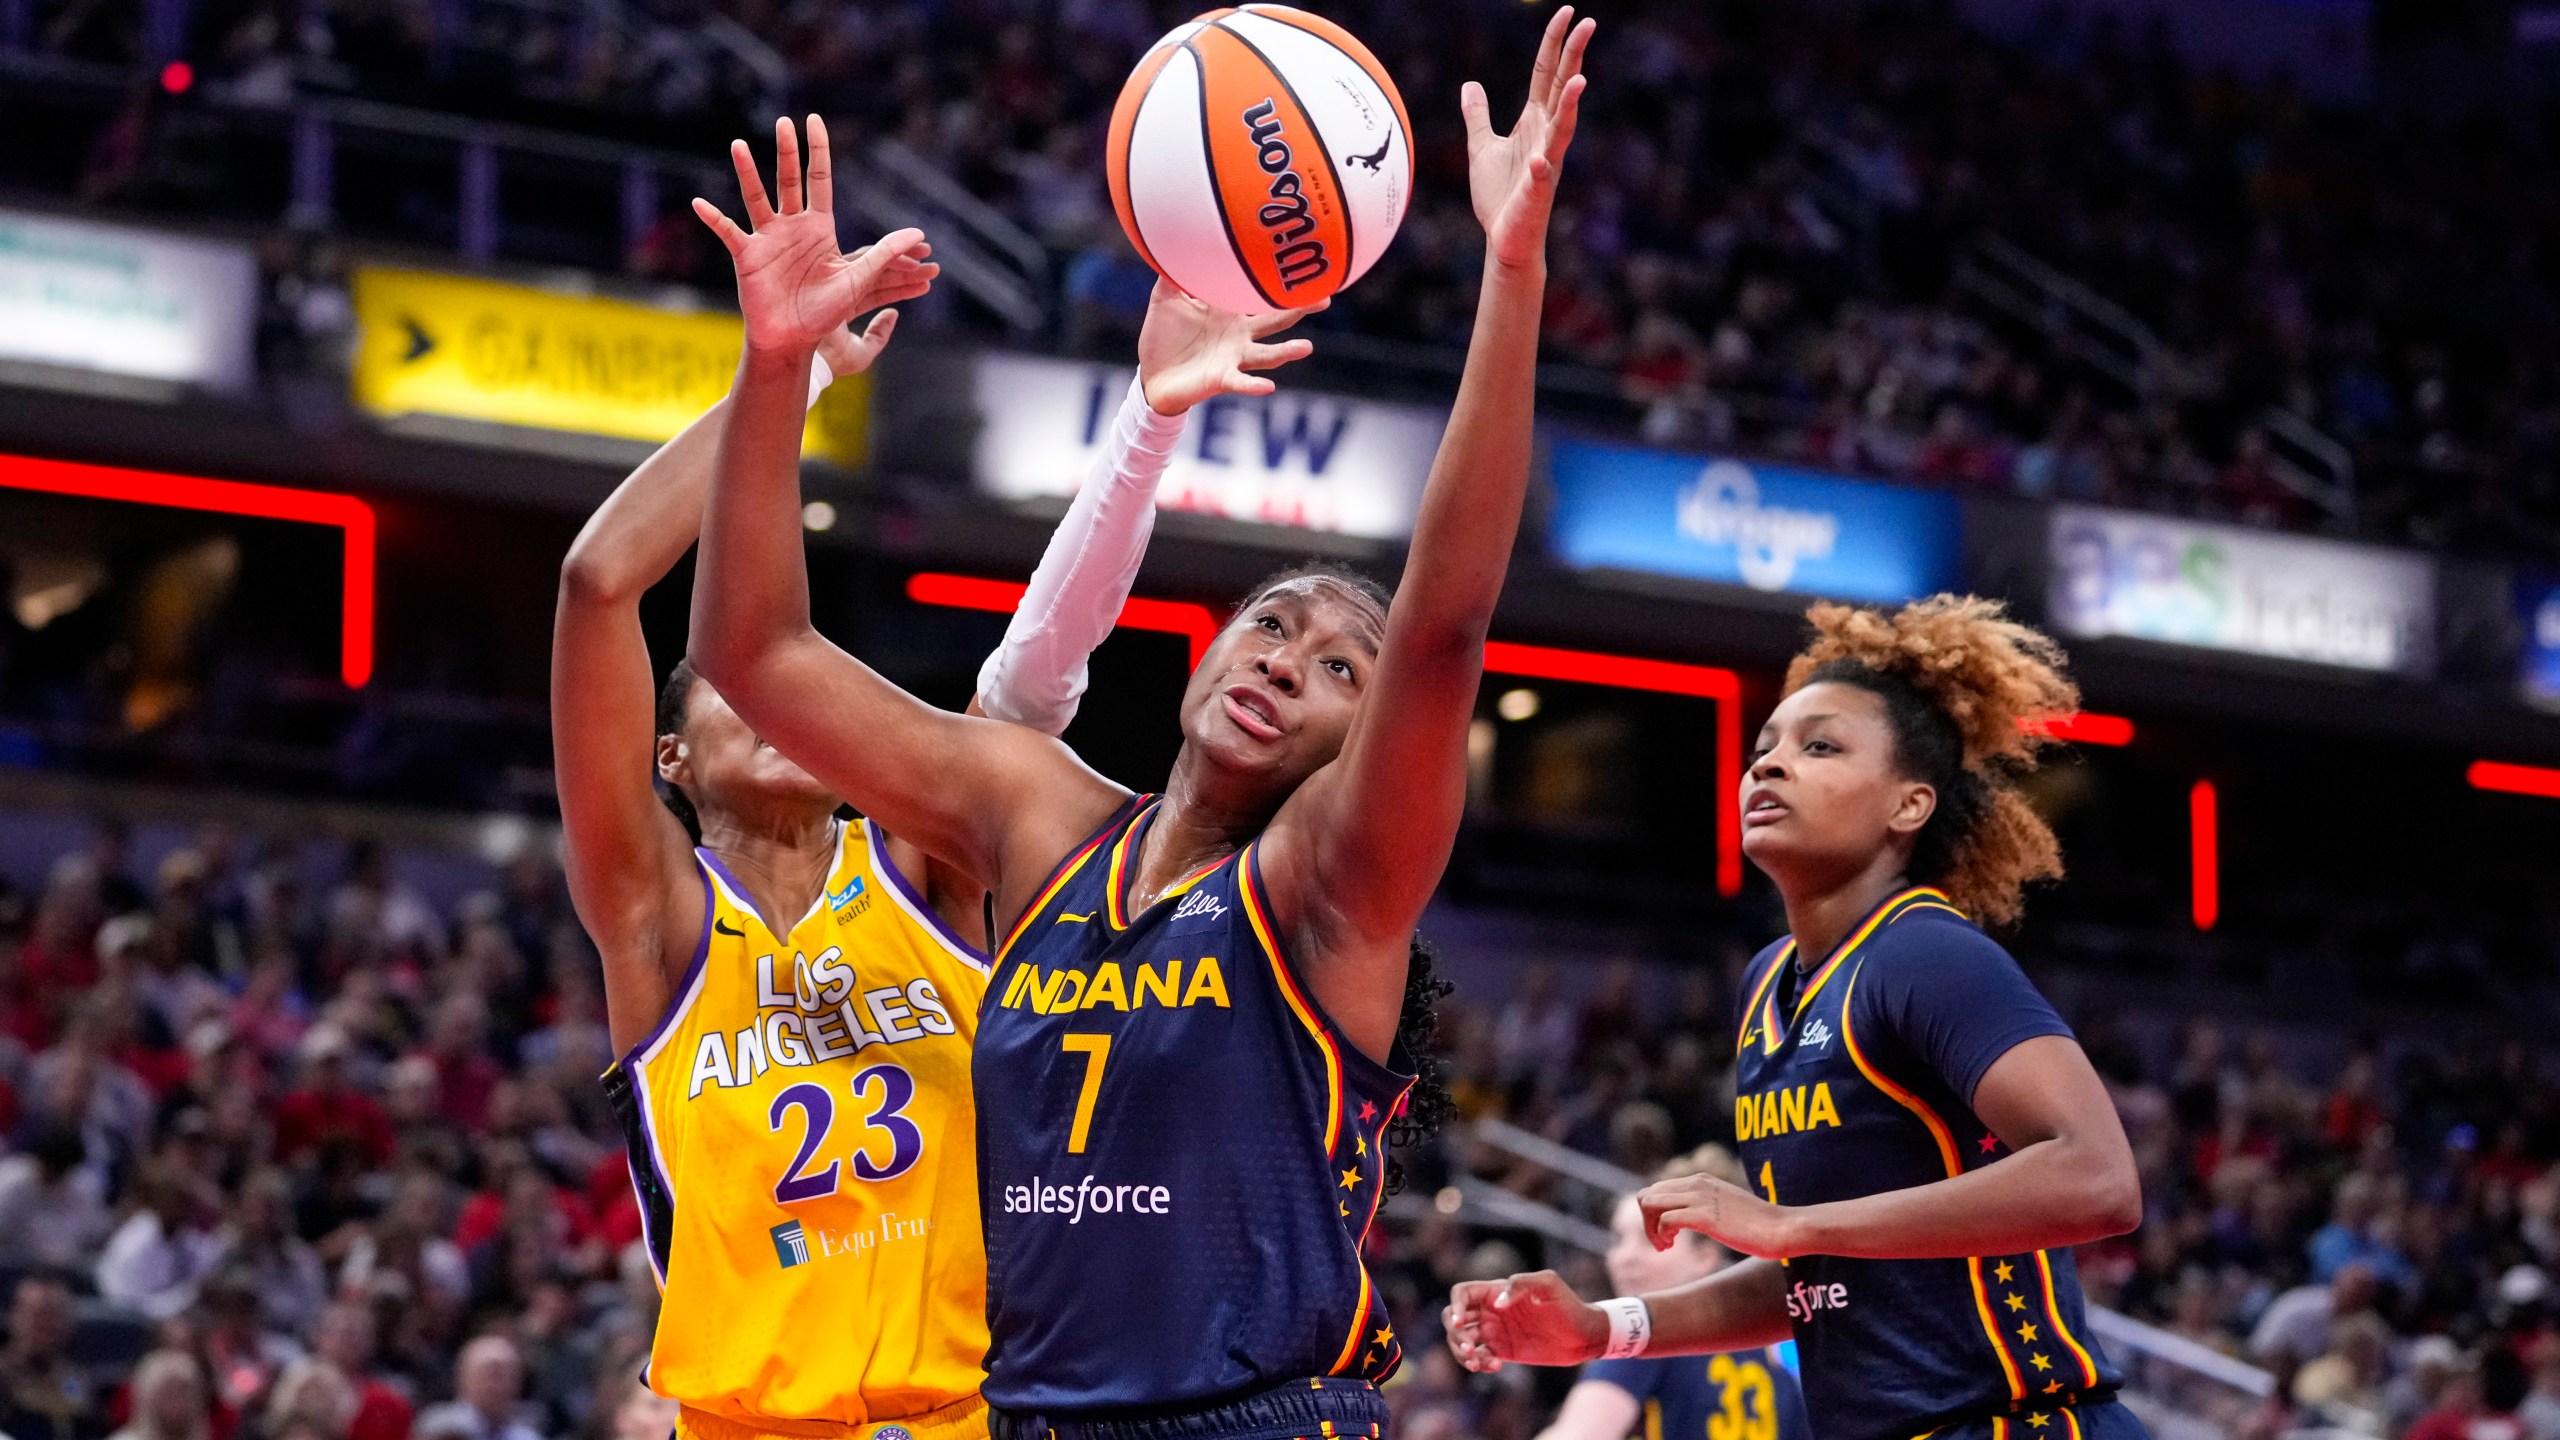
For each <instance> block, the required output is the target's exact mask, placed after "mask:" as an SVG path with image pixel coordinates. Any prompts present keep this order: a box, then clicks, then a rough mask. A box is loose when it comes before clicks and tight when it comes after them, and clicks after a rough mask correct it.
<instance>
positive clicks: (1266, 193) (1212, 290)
mask: <svg viewBox="0 0 2560 1440" xmlns="http://www.w3.org/2000/svg"><path fill="white" fill-rule="evenodd" d="M1411 133H1412V131H1411V127H1410V125H1409V124H1408V123H1407V121H1406V117H1405V110H1404V101H1403V100H1402V99H1401V98H1400V97H1399V96H1397V94H1396V89H1395V85H1394V83H1393V82H1391V81H1389V80H1388V79H1387V74H1386V71H1385V70H1383V69H1382V68H1380V67H1379V65H1378V61H1377V57H1376V56H1373V55H1371V54H1370V53H1369V51H1368V49H1367V47H1365V46H1363V45H1362V44H1361V43H1360V42H1359V41H1358V40H1356V39H1353V38H1352V36H1351V34H1350V32H1349V31H1346V30H1344V29H1343V28H1342V27H1341V26H1339V25H1336V24H1334V23H1333V22H1332V21H1330V20H1326V19H1324V18H1322V17H1320V16H1316V15H1310V14H1307V13H1306V12H1305V11H1303V10H1293V9H1291V8H1289V7H1288V6H1285V5H1243V6H1238V7H1236V8H1234V9H1231V10H1212V11H1210V12H1209V13H1208V14H1206V15H1202V16H1200V17H1199V18H1198V19H1195V20H1192V21H1189V22H1188V23H1186V24H1183V25H1179V26H1176V27H1175V28H1174V30H1173V31H1172V33H1170V34H1168V35H1166V36H1165V37H1164V38H1163V39H1161V40H1159V41H1157V42H1156V43H1155V45H1154V47H1153V48H1151V49H1149V50H1148V51H1147V53H1146V55H1145V56H1144V57H1142V58H1141V59H1140V60H1139V61H1138V67H1137V69H1135V70H1133V71H1131V72H1130V75H1129V82H1128V84H1127V85H1125V86H1123V87H1122V88H1121V91H1120V103H1119V105H1118V106H1117V107H1116V108H1115V109H1114V110H1113V111H1112V115H1111V136H1110V149H1109V154H1108V156H1107V158H1106V160H1105V162H1104V171H1105V174H1106V176H1107V177H1108V179H1109V181H1110V185H1111V204H1112V208H1113V209H1114V210H1116V211H1118V212H1119V216H1120V226H1121V228H1122V229H1123V230H1125V231H1127V232H1128V236H1129V243H1130V244H1131V245H1133V246H1135V247H1136V248H1137V251H1138V254H1139V256H1140V258H1142V259H1144V260H1145V261H1146V262H1147V264H1149V265H1150V266H1153V267H1154V268H1155V270H1156V273H1158V274H1160V275H1162V276H1164V277H1165V278H1166V279H1167V280H1170V281H1172V282H1173V283H1174V284H1175V285H1177V286H1180V287H1181V288H1182V289H1183V290H1184V291H1185V292H1187V293H1189V294H1190V295H1192V296H1194V297H1195V298H1197V299H1200V300H1204V301H1206V302H1208V303H1209V304H1212V305H1215V306H1217V307H1219V308H1220V309H1224V310H1233V311H1237V312H1239V313H1242V314H1247V315H1253V314H1261V313H1265V312H1268V311H1272V310H1280V309H1286V308H1288V307H1291V306H1297V305H1310V304H1313V303H1315V302H1316V301H1318V300H1322V299H1324V298H1326V297H1327V296H1329V295H1332V294H1333V293H1334V292H1336V291H1338V290H1340V289H1341V288H1342V287H1343V286H1345V285H1348V284H1350V283H1351V282H1352V281H1354V280H1357V279H1359V278H1360V277H1361V276H1362V275H1364V274H1366V273H1367V272H1368V270H1369V267H1370V266H1372V265H1374V264H1376V263H1377V260H1378V256H1379V255H1380V254H1382V253H1384V252H1385V250H1386V248H1387V242H1388V241H1389V240H1390V239H1392V238H1393V237H1394V235H1395V232H1396V227H1397V226H1399V225H1401V224H1402V223H1403V222H1404V213H1405V207H1406V205H1407V203H1408V202H1409V201H1410V200H1411V198H1412V194H1413V146H1412V143H1411V141H1410V139H1409V138H1408V137H1409V136H1410V135H1411ZM1336 157H1340V163H1339V164H1337V163H1336Z"/></svg>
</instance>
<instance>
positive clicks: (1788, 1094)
mask: <svg viewBox="0 0 2560 1440" xmlns="http://www.w3.org/2000/svg"><path fill="white" fill-rule="evenodd" d="M1839 1123H1840V1107H1839V1106H1838V1105H1836V1104H1834V1103H1832V1099H1831V1086H1830V1084H1829V1082H1827V1081H1826V1082H1824V1083H1822V1084H1819V1085H1810V1086H1807V1085H1791V1086H1787V1087H1784V1088H1782V1089H1777V1090H1763V1091H1761V1092H1760V1093H1759V1094H1757V1095H1736V1096H1734V1097H1733V1133H1734V1138H1735V1139H1737V1140H1767V1139H1770V1138H1772V1137H1774V1136H1779V1135H1792V1134H1794V1133H1796V1132H1797V1131H1799V1130H1812V1129H1816V1128H1818V1127H1820V1126H1824V1125H1838V1124H1839Z"/></svg>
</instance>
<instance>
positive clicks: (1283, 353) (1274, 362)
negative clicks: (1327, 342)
mask: <svg viewBox="0 0 2560 1440" xmlns="http://www.w3.org/2000/svg"><path fill="white" fill-rule="evenodd" d="M1314 353H1316V342H1314V341H1313V340H1285V341H1282V342H1281V343H1280V344H1277V345H1247V346H1246V347H1244V356H1243V358H1241V359H1239V360H1237V361H1236V368H1237V369H1239V370H1276V369H1278V368H1280V367H1281V366H1283V365H1287V364H1290V363H1291V362H1293V361H1298V360H1304V359H1306V358H1307V357H1308V356H1310V355H1313V354H1314Z"/></svg>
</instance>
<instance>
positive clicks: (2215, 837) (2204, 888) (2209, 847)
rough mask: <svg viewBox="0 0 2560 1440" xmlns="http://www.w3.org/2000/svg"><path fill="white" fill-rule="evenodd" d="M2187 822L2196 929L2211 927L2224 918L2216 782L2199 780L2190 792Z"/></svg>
mask: <svg viewBox="0 0 2560 1440" xmlns="http://www.w3.org/2000/svg"><path fill="white" fill-rule="evenodd" d="M2187 825H2188V829H2189V832H2190V836H2191V840H2192V844H2191V850H2192V855H2193V861H2194V867H2195V875H2194V904H2195V920H2196V928H2197V929H2198V930H2210V929H2212V928H2213V927H2214V926H2215V924H2217V923H2218V922H2220V921H2221V919H2222V815H2221V799H2220V797H2219V796H2217V795H2216V794H2215V792H2214V788H2213V782H2212V781H2210V780H2199V781H2197V782H2196V788H2194V789H2193V790H2190V791H2188V792H2187Z"/></svg>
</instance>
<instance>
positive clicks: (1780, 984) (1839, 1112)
mask: <svg viewBox="0 0 2560 1440" xmlns="http://www.w3.org/2000/svg"><path fill="white" fill-rule="evenodd" d="M1795 959H1796V956H1795V944H1794V942H1793V941H1787V942H1785V943H1782V944H1778V945H1773V946H1771V947H1769V948H1768V949H1767V950H1764V951H1762V952H1761V953H1760V954H1759V956H1757V957H1756V958H1755V959H1754V960H1753V961H1752V965H1751V968H1750V969H1749V970H1748V971H1747V972H1746V973H1745V978H1744V989H1743V996H1744V1004H1743V1007H1742V1014H1743V1022H1742V1033H1741V1036H1740V1040H1739V1048H1738V1052H1737V1053H1738V1068H1737V1070H1736V1075H1735V1087H1734V1127H1735V1134H1736V1136H1737V1137H1738V1139H1739V1141H1740V1151H1741V1156H1742V1161H1743V1167H1744V1169H1745V1170H1747V1171H1748V1172H1749V1173H1750V1176H1751V1178H1752V1181H1753V1183H1754V1184H1756V1185H1758V1186H1759V1187H1760V1189H1761V1190H1762V1191H1763V1192H1765V1193H1766V1194H1767V1195H1768V1196H1769V1198H1770V1199H1771V1200H1772V1201H1773V1202H1775V1203H1778V1204H1782V1205H1812V1204H1821V1203H1823V1202H1826V1201H1832V1200H1850V1199H1856V1198H1859V1197H1862V1196H1867V1195H1874V1194H1878V1193H1881V1192H1883V1191H1888V1190H1903V1189H1909V1188H1910V1187H1912V1186H1915V1185H1925V1184H1928V1183H1930V1182H1932V1181H1936V1180H1943V1179H1946V1178H1948V1177H1950V1176H1954V1175H1958V1174H1961V1173H1962V1172H1964V1171H1965V1170H1966V1169H1968V1168H1978V1167H1980V1166H1984V1165H1989V1164H1992V1163H1994V1162H1996V1161H1998V1160H1999V1159H2000V1158H2001V1157H2002V1156H2003V1155H2004V1154H2005V1153H2006V1151H2005V1150H2004V1148H2003V1147H2002V1145H2001V1143H2000V1140H1999V1137H1997V1136H1995V1135H1993V1134H1992V1133H1991V1131H1990V1130H1989V1129H1988V1128H1987V1127H1986V1126H1985V1125H1984V1124H1983V1123H1982V1121H1981V1120H1980V1119H1979V1118H1977V1117H1976V1116H1975V1115H1974V1113H1973V1107H1972V1103H1971V1102H1972V1097H1973V1091H1974V1086H1975V1085H1976V1084H1977V1083H1979V1082H1980V1081H1981V1079H1982V1076H1983V1074H1984V1072H1985V1071H1988V1070H1989V1069H1990V1068H1991V1066H1992V1064H1993V1062H1995V1061H1997V1060H1998V1059H1999V1058H2000V1057H2001V1056H2002V1055H2005V1054H2007V1053H2008V1052H2009V1050H2010V1049H2011V1048H2012V1047H2014V1046H2016V1045H2017V1044H2019V1043H2020V1042H2022V1041H2026V1040H2031V1039H2034V1038H2036V1037H2037V1036H2040V1035H2069V1034H2070V1033H2071V1031H2070V1028H2069V1027H2068V1026H2066V1025H2064V1024H2063V1023H2062V1019H2061V1017H2060V1016H2058V1015H2056V1014H2055V1013H2054V1011H2053V1007H2052V1006H2051V1005H2048V1004H2047V1003H2045V999H2044V997H2043V996H2042V995H2040V994H2038V993H2037V992H2036V988H2035V986H2033V985H2032V984H2030V983H2028V981H2027V977H2026V975H2025V974H2024V973H2023V972H2021V971H2020V970H2019V969H2018V964H2017V962H2016V961H2015V960H2012V959H2010V958H2009V954H2008V952H2007V951H2005V950H2003V949H2001V948H2000V946H1999V945H1997V944H1996V943H1994V942H1993V941H1992V940H1991V939H1990V938H1989V937H1988V936H1986V935H1984V934H1983V933H1982V932H1981V931H1980V930H1978V929H1976V928H1975V927H1974V925H1973V923H1972V922H1971V921H1969V920H1967V919H1965V917H1964V916H1963V914H1962V913H1960V912H1959V911H1958V910H1957V909H1956V908H1955V906H1953V905H1952V904H1950V903H1948V901H1947V898H1946V896H1944V895H1942V894H1940V893H1939V892H1937V891H1935V890H1929V889H1915V890H1907V891H1905V892H1903V893H1902V894H1899V895H1896V896H1894V897H1893V898H1892V899H1890V900H1887V901H1886V902H1885V903H1884V904H1883V905H1882V906H1880V907H1878V908H1877V909H1876V910H1875V911H1874V912H1873V913H1871V914H1870V915H1868V916H1867V917H1866V919H1865V920H1864V921H1862V922H1861V923H1860V924H1859V925H1858V927H1857V928H1856V929H1854V930H1852V931H1851V932H1850V934H1849V938H1848V939H1847V940H1846V941H1844V942H1843V943H1842V944H1841V946H1840V948H1839V950H1838V951H1837V952H1836V953H1835V954H1833V955H1832V956H1831V957H1830V958H1829V959H1828V960H1825V961H1824V962H1823V963H1822V964H1821V965H1820V966H1819V967H1818V968H1816V969H1814V970H1813V971H1811V972H1810V973H1806V972H1804V971H1802V970H1800V969H1799V967H1798V966H1797V965H1796V963H1795ZM1786 1279H1787V1314H1788V1317H1789V1318H1790V1319H1791V1320H1793V1321H1794V1322H1795V1333H1796V1340H1797V1342H1798V1345H1799V1348H1800V1351H1801V1354H1802V1357H1803V1375H1804V1395H1805V1403H1806V1407H1807V1409H1808V1410H1809V1411H1810V1412H1811V1414H1812V1417H1813V1425H1814V1429H1815V1430H1816V1432H1818V1433H1819V1434H1821V1435H1822V1436H1823V1440H1912V1437H1914V1436H1917V1435H1920V1434H1921V1433H1922V1432H1924V1431H1927V1430H1929V1429H1931V1428H1932V1427H1934V1426H1937V1425H1940V1424H1943V1423H1948V1422H1952V1421H1957V1420H1965V1419H1973V1418H1981V1417H2002V1418H2000V1419H1999V1420H1998V1423H1997V1426H1996V1428H1999V1429H2002V1430H2005V1431H2006V1432H2007V1434H2008V1436H2009V1437H2012V1440H2081V1437H2080V1434H2079V1423H2080V1422H2079V1418H2078V1415H2077V1413H2076V1409H2075V1407H2077V1406H2078V1405H2080V1404H2081V1403H2082V1402H2083V1401H2085V1400H2090V1399H2092V1398H2093V1397H2095V1396H2098V1395H2101V1394H2103V1393H2105V1392H2111V1391H2112V1390H2113V1389H2114V1388H2115V1386H2116V1384H2117V1382H2118V1379H2119V1378H2120V1377H2119V1376H2118V1374H2117V1372H2116V1370H2115V1368H2114V1367H2113V1366H2111V1365H2109V1364H2108V1363H2107V1360H2106V1357H2105V1356H2104V1355H2102V1354H2100V1353H2099V1350H2098V1345H2097V1341H2096V1340H2095V1339H2094V1338H2092V1337H2091V1335H2090V1334H2089V1326H2088V1321H2087V1318H2086V1316H2085V1315H2084V1314H2083V1310H2082V1305H2081V1298H2080V1282H2079V1276H2078V1272H2077V1271H2076V1270H2074V1268H2073V1267H2072V1263H2071V1256H2070V1255H2069V1254H2068V1253H2067V1252H2062V1253H2056V1252H2048V1251H2033V1252H2029V1253H2027V1254H2023V1255H1984V1256H1979V1257H1975V1258H1971V1259H1946V1260H1851V1259H1843V1258H1840V1257H1837V1256H1827V1255H1800V1256H1797V1257H1796V1258H1795V1259H1793V1260H1792V1261H1789V1262H1788V1263H1787V1267H1786Z"/></svg>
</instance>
